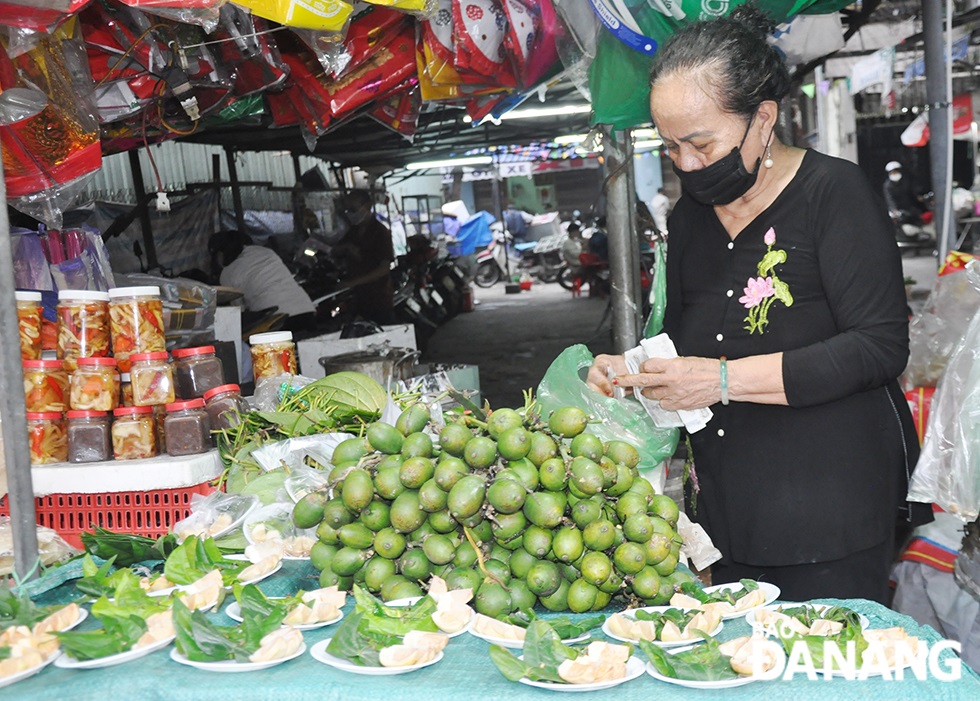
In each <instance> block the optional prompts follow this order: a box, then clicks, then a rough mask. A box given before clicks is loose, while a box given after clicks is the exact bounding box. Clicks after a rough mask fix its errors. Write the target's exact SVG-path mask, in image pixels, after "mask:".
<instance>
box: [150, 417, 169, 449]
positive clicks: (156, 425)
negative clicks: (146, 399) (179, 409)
mask: <svg viewBox="0 0 980 701" xmlns="http://www.w3.org/2000/svg"><path fill="white" fill-rule="evenodd" d="M166 420H167V405H166V404H157V405H156V406H154V407H153V429H154V430H155V431H156V433H157V452H158V453H160V454H161V455H163V454H164V453H166V452H167V432H166V431H167V430H166V426H165V425H164V423H165V422H166Z"/></svg>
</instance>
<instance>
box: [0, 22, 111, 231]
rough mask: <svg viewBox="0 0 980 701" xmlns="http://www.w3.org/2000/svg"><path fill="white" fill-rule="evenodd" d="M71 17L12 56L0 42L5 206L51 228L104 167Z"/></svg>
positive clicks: (0, 136)
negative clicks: (30, 46)
mask: <svg viewBox="0 0 980 701" xmlns="http://www.w3.org/2000/svg"><path fill="white" fill-rule="evenodd" d="M78 28H79V25H78V22H77V21H76V20H74V19H71V20H68V21H67V22H65V23H64V24H62V25H61V26H60V27H59V28H58V29H57V30H56V31H55V32H54V33H53V34H51V35H45V36H43V37H42V38H40V39H39V40H38V43H37V45H36V47H35V48H33V49H31V50H30V51H27V52H25V53H21V54H20V55H18V56H14V57H12V56H10V55H9V54H8V53H7V51H6V48H5V47H4V46H3V44H2V43H0V91H2V92H0V148H2V151H3V170H4V179H5V180H6V184H7V199H8V203H9V204H10V205H12V206H13V207H14V208H15V209H18V210H20V211H22V212H24V213H25V214H29V215H31V216H33V217H34V218H35V219H39V220H41V221H43V222H44V223H45V224H48V225H49V226H52V227H54V228H60V227H61V214H62V212H63V211H64V209H66V208H67V207H68V206H69V205H70V204H71V203H72V201H73V200H74V199H75V197H76V196H77V195H78V194H79V193H80V192H81V190H82V188H83V187H84V184H85V180H86V176H88V175H91V174H92V173H94V172H95V171H97V170H98V169H99V168H100V167H101V166H102V148H101V146H100V144H99V124H98V120H97V119H96V117H95V110H94V108H93V106H92V101H91V99H90V98H91V93H92V79H91V76H90V75H89V68H88V61H87V60H86V57H85V50H84V46H83V44H82V41H81V38H80V34H79V31H78Z"/></svg>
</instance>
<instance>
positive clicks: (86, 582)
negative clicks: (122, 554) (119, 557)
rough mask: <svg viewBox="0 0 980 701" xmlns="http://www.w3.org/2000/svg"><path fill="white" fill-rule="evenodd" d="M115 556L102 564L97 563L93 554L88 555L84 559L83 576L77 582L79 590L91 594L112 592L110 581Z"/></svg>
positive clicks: (76, 585) (99, 594)
mask: <svg viewBox="0 0 980 701" xmlns="http://www.w3.org/2000/svg"><path fill="white" fill-rule="evenodd" d="M113 563H115V559H114V558H111V557H110V558H109V559H108V560H106V561H105V562H104V563H102V565H101V566H100V565H97V564H95V560H93V559H92V557H91V555H86V556H85V557H84V558H83V559H82V577H81V579H78V580H77V581H76V582H75V587H76V588H77V589H78V591H80V592H82V593H83V594H88V595H89V596H102V595H103V594H109V593H111V592H112V589H113V587H112V584H111V583H110V582H109V571H110V570H111V569H112V566H113Z"/></svg>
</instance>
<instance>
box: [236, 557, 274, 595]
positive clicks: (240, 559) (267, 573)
mask: <svg viewBox="0 0 980 701" xmlns="http://www.w3.org/2000/svg"><path fill="white" fill-rule="evenodd" d="M225 559H226V560H234V561H235V562H248V561H249V560H248V558H247V557H245V556H244V555H236V554H232V555H225ZM283 559H285V558H283ZM281 569H282V560H280V561H279V562H277V563H276V566H275V567H273V568H272V570H271V571H269V572H266V573H265V574H264V575H262V576H261V577H256V578H255V579H250V580H248V581H247V582H241V584H242V585H243V586H244V585H246V584H255V583H256V582H261V581H262V580H263V579H267V578H268V577H271V576H272V575H274V574H275V573H276V572H278V571H279V570H281ZM230 588H231V587H225V589H230Z"/></svg>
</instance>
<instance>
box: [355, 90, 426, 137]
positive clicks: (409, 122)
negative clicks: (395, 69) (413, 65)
mask: <svg viewBox="0 0 980 701" xmlns="http://www.w3.org/2000/svg"><path fill="white" fill-rule="evenodd" d="M418 84H419V81H418V78H410V79H409V80H408V81H407V84H406V86H405V87H404V88H399V89H398V91H397V92H396V93H395V94H394V95H392V96H391V97H389V98H388V99H386V100H382V101H380V102H379V103H378V104H377V105H376V106H375V107H374V108H373V109H372V110H371V111H370V112H369V113H368V116H370V117H371V119H373V120H374V121H376V122H378V123H379V124H382V125H384V126H386V127H388V128H389V129H391V130H392V131H393V132H395V133H396V134H400V135H402V136H404V137H405V138H406V139H409V140H411V138H412V137H413V136H415V132H416V130H417V129H418V126H419V112H420V111H421V109H422V95H421V93H420V92H419V89H418Z"/></svg>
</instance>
